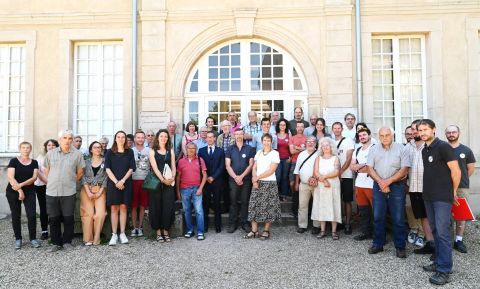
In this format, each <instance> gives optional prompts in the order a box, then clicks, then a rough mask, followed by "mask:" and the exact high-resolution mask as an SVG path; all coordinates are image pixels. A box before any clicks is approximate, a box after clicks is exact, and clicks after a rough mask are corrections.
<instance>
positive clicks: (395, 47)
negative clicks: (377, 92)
mask: <svg viewBox="0 0 480 289" xmlns="http://www.w3.org/2000/svg"><path fill="white" fill-rule="evenodd" d="M405 38H419V39H420V46H421V65H422V67H421V69H422V95H423V99H422V104H423V109H422V111H423V117H424V118H427V81H426V79H427V76H426V75H427V74H426V55H425V35H422V34H410V35H378V36H372V41H373V40H382V39H390V40H392V66H393V96H394V97H393V105H394V111H395V114H394V126H395V127H394V129H395V141H396V142H403V139H404V137H403V135H404V130H405V127H403V125H402V99H401V91H400V47H399V43H400V39H405ZM372 55H373V51H372ZM371 73H372V74H373V67H372V70H371ZM372 87H373V84H372ZM373 102H374V100H373V99H372V105H373ZM376 117H377V116H376V115H375V113H374V114H373V118H374V119H375V118H376ZM382 117H384V116H383V111H382ZM374 123H375V121H374ZM377 129H378V128H377ZM375 131H376V130H375Z"/></svg>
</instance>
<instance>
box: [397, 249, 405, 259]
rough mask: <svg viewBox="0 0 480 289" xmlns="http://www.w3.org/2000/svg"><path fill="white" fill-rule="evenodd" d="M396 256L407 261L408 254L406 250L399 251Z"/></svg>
mask: <svg viewBox="0 0 480 289" xmlns="http://www.w3.org/2000/svg"><path fill="white" fill-rule="evenodd" d="M396 256H397V258H402V259H405V258H407V252H405V249H397V252H396Z"/></svg>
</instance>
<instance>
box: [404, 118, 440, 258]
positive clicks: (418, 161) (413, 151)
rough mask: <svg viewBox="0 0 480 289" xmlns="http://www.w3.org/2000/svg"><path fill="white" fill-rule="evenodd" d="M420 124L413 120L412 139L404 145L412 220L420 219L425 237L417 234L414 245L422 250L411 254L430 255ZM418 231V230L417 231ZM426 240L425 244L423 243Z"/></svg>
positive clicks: (430, 232)
mask: <svg viewBox="0 0 480 289" xmlns="http://www.w3.org/2000/svg"><path fill="white" fill-rule="evenodd" d="M419 123H420V120H415V121H413V122H412V125H411V126H410V130H411V133H412V136H413V139H412V140H411V141H410V142H409V143H407V144H406V146H405V147H406V149H407V151H408V154H409V156H410V164H411V167H410V170H409V175H408V180H409V195H410V204H411V208H410V210H412V213H413V217H414V219H416V220H418V219H420V222H421V228H422V230H421V231H423V233H424V234H425V235H422V234H421V232H417V233H418V235H417V238H416V240H415V242H414V243H415V245H417V246H420V247H422V248H419V249H415V250H413V252H414V253H415V254H432V253H434V251H435V247H434V244H433V234H432V230H431V229H430V225H429V224H428V219H427V212H426V210H425V204H424V202H423V194H422V192H423V159H422V150H423V148H424V146H425V142H424V141H423V140H422V139H421V138H420V135H419V134H418V130H417V125H418V124H419ZM407 210H408V208H407ZM419 231H420V230H419ZM424 238H425V239H426V241H427V242H426V243H425V242H424V241H425V240H424Z"/></svg>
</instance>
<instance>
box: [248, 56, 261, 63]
mask: <svg viewBox="0 0 480 289" xmlns="http://www.w3.org/2000/svg"><path fill="white" fill-rule="evenodd" d="M250 64H251V65H260V55H250Z"/></svg>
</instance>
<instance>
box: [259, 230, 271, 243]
mask: <svg viewBox="0 0 480 289" xmlns="http://www.w3.org/2000/svg"><path fill="white" fill-rule="evenodd" d="M268 238H270V231H267V230H264V231H263V233H262V235H260V240H262V241H265V240H266V239H268Z"/></svg>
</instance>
